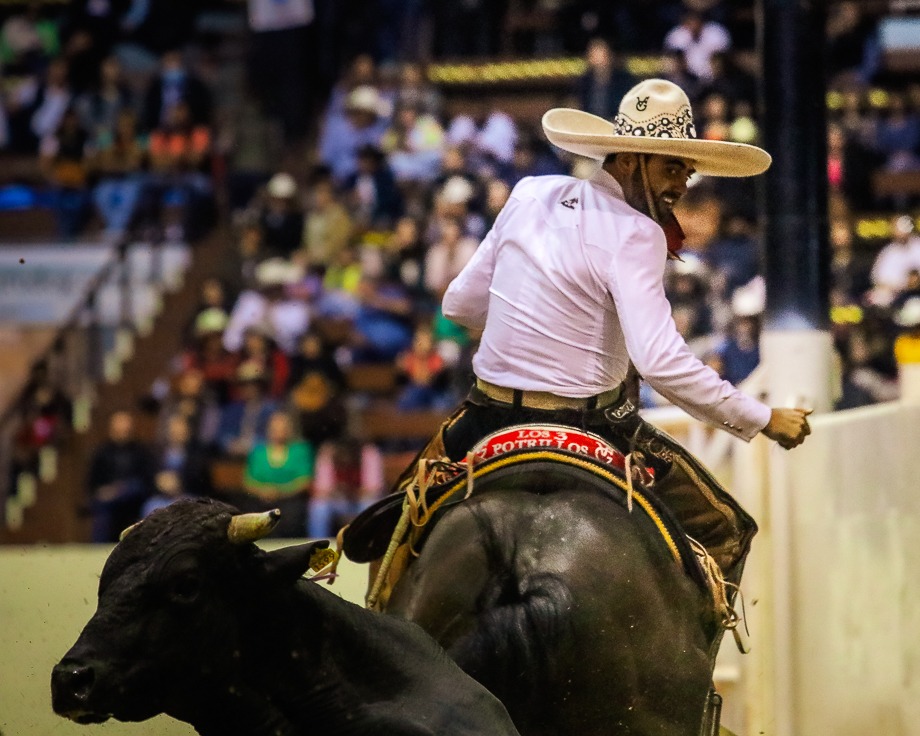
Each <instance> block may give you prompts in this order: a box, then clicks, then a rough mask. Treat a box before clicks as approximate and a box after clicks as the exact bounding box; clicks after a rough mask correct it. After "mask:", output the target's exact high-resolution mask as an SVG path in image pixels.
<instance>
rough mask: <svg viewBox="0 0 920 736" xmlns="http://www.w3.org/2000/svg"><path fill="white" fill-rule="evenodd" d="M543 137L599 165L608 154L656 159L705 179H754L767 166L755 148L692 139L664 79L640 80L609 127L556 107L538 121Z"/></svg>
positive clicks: (686, 117)
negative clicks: (689, 165)
mask: <svg viewBox="0 0 920 736" xmlns="http://www.w3.org/2000/svg"><path fill="white" fill-rule="evenodd" d="M543 132H544V133H546V137H547V138H548V139H549V141H550V143H552V144H553V145H555V146H558V147H559V148H561V149H562V150H564V151H569V152H570V153H577V154H578V155H580V156H587V157H588V158H593V159H598V160H603V159H604V158H606V157H607V155H608V154H610V153H653V154H655V153H657V154H664V155H671V156H679V157H680V158H687V159H690V160H692V161H693V165H694V168H696V170H697V171H698V172H699V173H700V174H705V175H708V176H755V175H756V174H761V173H763V172H764V171H766V170H767V168H768V167H769V166H770V161H771V160H772V159H771V158H770V154H769V153H767V152H766V151H764V150H763V149H762V148H758V147H757V146H751V145H748V144H746V143H731V142H728V141H708V140H701V139H699V138H697V137H696V129H695V128H694V127H693V111H692V110H691V109H690V100H689V99H687V95H686V94H684V91H683V90H682V89H681V88H680V87H678V86H677V85H676V84H674V83H673V82H668V81H667V80H665V79H646V80H645V81H643V82H640V83H639V84H637V85H636V86H635V87H633V88H632V89H631V90H630V91H629V92H627V93H626V95H625V96H624V97H623V101H622V102H621V103H620V110H619V112H618V113H617V116H616V117H615V118H614V120H613V122H612V123H611V122H610V121H608V120H604V118H600V117H598V116H597V115H592V114H590V113H587V112H583V111H581V110H572V109H570V108H564V107H557V108H554V109H552V110H549V111H547V112H546V114H545V115H544V116H543Z"/></svg>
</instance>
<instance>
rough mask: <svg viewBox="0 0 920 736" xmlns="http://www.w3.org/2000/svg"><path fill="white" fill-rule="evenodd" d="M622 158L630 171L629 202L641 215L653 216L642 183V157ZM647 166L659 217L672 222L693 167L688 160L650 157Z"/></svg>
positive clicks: (624, 190) (625, 188)
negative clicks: (640, 160)
mask: <svg viewBox="0 0 920 736" xmlns="http://www.w3.org/2000/svg"><path fill="white" fill-rule="evenodd" d="M621 155H622V156H624V164H625V165H626V166H627V167H628V168H631V170H630V171H629V179H628V182H627V183H626V185H625V186H624V187H623V193H624V195H625V197H626V201H627V202H628V203H629V204H630V205H631V206H632V207H634V208H635V209H637V210H639V211H640V212H644V213H645V214H647V215H651V214H652V213H651V212H649V207H648V201H647V200H646V197H645V187H644V186H643V182H642V169H641V167H640V165H639V154H621ZM617 158H619V157H617ZM646 166H647V169H648V182H649V188H650V190H651V194H652V199H653V200H654V202H655V207H656V208H657V210H658V213H657V214H658V217H659V218H661V219H662V220H665V219H669V218H670V217H671V216H672V215H673V214H674V205H676V204H677V202H678V201H679V200H680V198H681V197H683V196H684V195H685V194H686V193H687V180H688V179H689V178H690V176H691V175H692V174H693V172H694V168H693V165H692V163H691V162H690V160H689V159H685V158H678V157H677V156H660V155H648V156H646Z"/></svg>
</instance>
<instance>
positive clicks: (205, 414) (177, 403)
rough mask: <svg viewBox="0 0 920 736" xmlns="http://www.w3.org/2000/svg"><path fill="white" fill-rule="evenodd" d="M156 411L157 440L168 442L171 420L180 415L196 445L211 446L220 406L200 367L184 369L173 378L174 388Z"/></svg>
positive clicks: (218, 419) (217, 423)
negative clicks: (158, 410)
mask: <svg viewBox="0 0 920 736" xmlns="http://www.w3.org/2000/svg"><path fill="white" fill-rule="evenodd" d="M159 414H160V416H159V426H158V427H157V441H158V442H160V443H165V442H167V439H168V433H169V427H170V423H171V422H172V420H173V418H174V417H182V419H184V420H185V422H186V423H187V424H188V431H189V435H190V438H191V440H192V441H194V443H195V444H196V445H198V446H200V447H204V448H208V449H210V448H212V447H213V446H214V442H215V440H216V438H217V430H218V427H219V425H220V407H219V405H218V403H217V399H216V397H215V396H214V394H213V393H212V392H211V391H210V388H209V386H208V384H207V383H206V381H205V377H204V373H203V372H202V371H201V370H198V369H195V368H187V369H186V370H184V371H182V372H181V373H179V374H178V375H177V376H176V377H175V378H174V380H173V388H172V390H171V391H170V392H169V394H168V395H167V397H166V399H165V401H164V402H163V405H162V406H161V407H160V412H159Z"/></svg>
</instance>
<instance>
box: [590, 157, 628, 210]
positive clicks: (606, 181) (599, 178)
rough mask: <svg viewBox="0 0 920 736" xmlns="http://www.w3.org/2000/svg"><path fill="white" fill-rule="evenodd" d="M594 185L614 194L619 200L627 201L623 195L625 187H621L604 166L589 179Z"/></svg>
mask: <svg viewBox="0 0 920 736" xmlns="http://www.w3.org/2000/svg"><path fill="white" fill-rule="evenodd" d="M588 181H590V182H591V183H592V184H595V185H597V186H599V187H600V188H601V189H606V190H607V191H608V192H610V194H612V195H613V196H614V197H616V198H617V199H622V200H623V201H624V202H625V201H626V197H625V195H624V194H623V187H621V186H620V182H618V181H617V180H616V179H614V178H613V176H611V175H610V174H609V173H608V172H607V171H606V169H604V167H603V166H600V167H598V169H597V171H595V172H594V173H593V174H592V175H591V176H590V177H589V179H588Z"/></svg>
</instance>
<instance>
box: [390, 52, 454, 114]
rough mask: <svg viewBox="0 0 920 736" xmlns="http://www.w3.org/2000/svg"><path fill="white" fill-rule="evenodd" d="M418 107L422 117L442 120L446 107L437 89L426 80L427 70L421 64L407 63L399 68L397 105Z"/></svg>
mask: <svg viewBox="0 0 920 736" xmlns="http://www.w3.org/2000/svg"><path fill="white" fill-rule="evenodd" d="M403 103H409V104H412V105H416V106H417V108H418V110H419V113H420V114H421V115H431V116H432V117H434V118H435V119H438V118H440V116H441V112H442V107H443V105H444V102H443V100H442V99H441V93H440V92H438V89H437V87H435V86H434V85H433V84H431V83H430V82H428V80H427V79H426V78H425V70H424V68H423V67H422V65H421V64H420V63H419V62H416V61H407V62H405V63H403V64H402V65H401V66H400V67H399V89H398V90H397V91H396V104H397V105H401V104H403Z"/></svg>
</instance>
